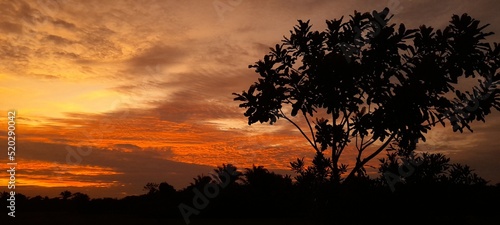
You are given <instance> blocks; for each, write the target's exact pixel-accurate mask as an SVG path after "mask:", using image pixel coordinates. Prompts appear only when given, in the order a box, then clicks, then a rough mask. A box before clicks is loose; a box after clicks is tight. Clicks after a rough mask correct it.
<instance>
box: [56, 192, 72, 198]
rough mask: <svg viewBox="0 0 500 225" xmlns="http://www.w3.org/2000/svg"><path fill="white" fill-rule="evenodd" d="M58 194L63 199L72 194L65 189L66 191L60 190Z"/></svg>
mask: <svg viewBox="0 0 500 225" xmlns="http://www.w3.org/2000/svg"><path fill="white" fill-rule="evenodd" d="M59 195H61V198H62V199H63V200H68V199H69V198H70V197H71V195H72V194H71V192H70V191H68V190H66V191H63V192H61V193H60V194H59Z"/></svg>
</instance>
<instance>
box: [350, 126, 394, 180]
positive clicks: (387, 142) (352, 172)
mask: <svg viewBox="0 0 500 225" xmlns="http://www.w3.org/2000/svg"><path fill="white" fill-rule="evenodd" d="M394 137H396V133H392V135H391V136H390V137H389V138H388V139H387V140H386V141H385V142H384V144H382V146H380V148H378V149H377V151H375V152H374V153H372V154H371V155H369V156H368V157H366V158H365V159H363V161H361V163H359V164H358V165H356V167H354V169H353V170H351V172H350V173H349V175H348V176H347V178H346V179H345V182H347V181H350V180H351V179H352V178H353V177H354V174H355V173H356V171H358V170H359V169H360V168H361V167H363V166H364V165H365V164H366V163H367V162H368V161H370V160H371V159H373V158H374V157H375V156H377V155H378V154H379V153H380V152H382V151H383V150H384V149H385V148H386V147H387V145H389V143H390V142H391V141H392V140H393V139H394Z"/></svg>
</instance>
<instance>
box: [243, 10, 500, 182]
mask: <svg viewBox="0 0 500 225" xmlns="http://www.w3.org/2000/svg"><path fill="white" fill-rule="evenodd" d="M391 18H392V16H390V15H389V9H387V8H385V9H384V10H382V11H381V12H377V11H373V12H372V13H368V12H367V13H360V12H356V11H355V12H354V15H351V16H350V17H349V19H347V20H344V17H341V18H340V19H338V20H337V19H334V20H327V21H326V25H327V29H326V30H324V31H314V30H312V26H311V24H310V22H309V21H305V22H304V21H302V20H299V21H298V25H296V26H295V27H293V30H291V31H290V35H289V36H284V39H283V40H282V41H281V43H279V44H276V46H275V47H274V48H270V49H271V51H270V52H269V53H268V54H266V55H265V56H264V57H263V59H262V60H259V61H257V62H256V63H255V64H253V65H250V66H249V68H253V69H255V72H256V73H257V74H258V75H259V76H260V77H259V78H258V80H257V81H256V82H255V83H253V84H252V85H250V87H249V88H248V90H247V91H243V92H242V93H233V95H235V98H234V100H236V101H242V103H241V104H240V105H239V107H241V108H245V109H246V112H245V113H244V116H246V117H248V124H249V125H251V124H254V123H257V122H260V123H270V124H274V123H275V122H277V121H278V120H279V119H285V120H287V121H288V122H290V123H292V124H293V125H294V126H295V127H296V128H297V129H298V130H299V131H300V133H301V134H302V135H303V136H304V137H305V138H306V139H307V141H308V142H309V144H310V145H311V146H312V148H313V149H314V150H315V151H316V153H317V157H316V158H315V160H316V161H318V160H319V161H321V160H323V161H325V162H327V163H328V167H327V168H328V170H329V178H331V180H333V181H335V182H341V181H342V180H343V179H342V178H341V175H342V174H343V173H345V172H348V175H347V177H346V178H345V179H346V181H347V180H350V179H352V178H353V177H355V176H356V175H359V176H363V175H364V173H365V172H364V166H365V164H366V163H367V162H368V161H370V160H371V159H373V158H374V157H376V156H377V155H378V154H379V153H381V152H382V151H383V150H384V149H386V148H387V146H388V145H389V144H391V143H392V142H397V143H398V145H399V146H400V147H402V148H405V149H410V150H413V149H415V147H416V143H417V142H418V141H419V140H422V141H425V140H426V139H425V134H426V133H427V132H428V131H429V130H431V129H432V127H435V126H436V125H442V126H446V124H449V125H451V127H452V129H453V131H460V132H463V131H464V130H470V131H472V128H471V127H470V123H471V122H472V121H474V120H477V121H483V122H484V121H485V116H486V115H488V114H490V113H491V110H492V109H496V110H500V95H499V89H498V87H497V84H498V82H499V80H500V74H499V72H498V71H499V66H500V58H499V55H500V48H499V46H498V44H497V43H493V44H490V43H488V42H485V40H486V39H485V38H486V37H488V36H490V35H492V34H493V33H492V32H486V31H485V28H486V27H487V26H488V24H486V25H482V24H481V25H480V21H478V20H476V19H474V18H472V17H471V16H469V15H467V14H463V15H461V16H459V15H453V16H452V17H451V21H450V23H449V25H448V26H446V27H445V28H444V29H442V30H441V29H437V30H436V29H434V28H433V27H429V26H425V25H422V26H420V27H418V28H416V29H408V28H407V27H406V26H405V25H404V24H399V25H398V26H397V25H396V24H391V23H390V20H391ZM471 80H474V82H477V83H476V85H474V87H473V88H472V89H470V90H465V91H464V90H462V87H463V86H464V85H463V84H462V83H463V82H470V81H471ZM375 143H376V144H375ZM348 145H353V147H355V149H356V150H357V156H356V159H355V160H356V164H355V165H354V166H351V167H349V166H348V165H344V164H341V163H340V162H339V159H340V156H341V155H342V153H343V151H344V150H345V149H346V146H348ZM369 146H372V147H374V148H368V147H369ZM368 149H370V150H368ZM327 150H331V158H326V157H325V156H324V155H323V152H325V151H327ZM318 157H319V159H318ZM301 163H303V162H301V160H298V162H296V163H292V166H294V165H295V166H298V165H300V164H301Z"/></svg>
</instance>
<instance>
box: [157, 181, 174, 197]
mask: <svg viewBox="0 0 500 225" xmlns="http://www.w3.org/2000/svg"><path fill="white" fill-rule="evenodd" d="M158 190H159V192H160V194H162V195H165V196H171V195H174V194H175V192H176V190H175V188H174V186H172V185H170V184H169V183H167V182H161V183H160V185H159V186H158Z"/></svg>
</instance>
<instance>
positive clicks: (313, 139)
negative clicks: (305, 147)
mask: <svg viewBox="0 0 500 225" xmlns="http://www.w3.org/2000/svg"><path fill="white" fill-rule="evenodd" d="M302 115H304V118H305V119H306V122H307V126H309V130H310V131H311V137H312V141H313V143H314V148H316V149H318V145H317V144H316V138H314V132H313V129H312V126H311V123H310V122H309V119H308V118H307V115H306V113H305V112H303V113H302Z"/></svg>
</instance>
